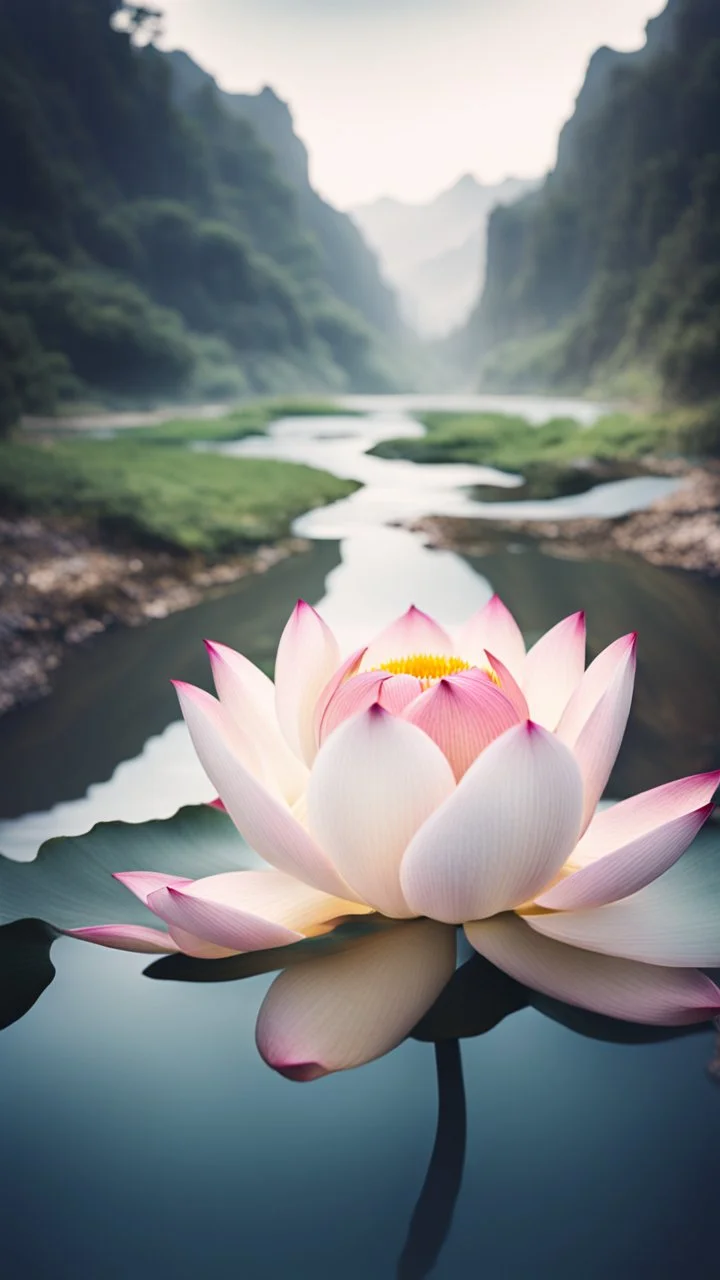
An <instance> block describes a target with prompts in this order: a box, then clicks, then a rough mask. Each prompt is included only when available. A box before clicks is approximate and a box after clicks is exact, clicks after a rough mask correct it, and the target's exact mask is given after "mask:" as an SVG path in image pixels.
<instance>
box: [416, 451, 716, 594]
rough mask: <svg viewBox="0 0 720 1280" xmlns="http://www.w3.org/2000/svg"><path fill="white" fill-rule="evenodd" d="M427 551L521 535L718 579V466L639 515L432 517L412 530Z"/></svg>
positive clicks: (567, 553) (552, 547)
mask: <svg viewBox="0 0 720 1280" xmlns="http://www.w3.org/2000/svg"><path fill="white" fill-rule="evenodd" d="M414 527H415V528H416V529H419V530H421V531H422V532H423V533H425V534H426V536H427V538H428V542H429V544H430V545H432V546H437V547H446V548H449V549H452V550H455V551H458V552H460V553H462V552H465V553H467V554H476V555H481V554H483V552H484V551H486V550H487V549H488V546H489V544H492V545H493V547H496V546H497V540H498V537H508V536H515V537H517V536H519V535H520V536H522V537H525V538H532V539H533V540H534V541H537V542H539V543H540V545H541V547H542V549H543V550H544V551H546V552H547V553H548V554H552V555H560V556H564V557H571V558H573V559H578V558H581V559H590V558H594V559H602V558H606V557H608V556H612V555H614V554H617V553H618V552H623V553H631V554H633V555H639V556H642V558H643V559H644V560H648V561H649V562H650V563H651V564H655V565H662V566H666V567H671V568H676V569H686V570H690V571H693V572H696V573H703V574H706V575H708V576H710V577H715V576H718V575H720V467H714V466H708V467H695V468H692V469H691V470H689V471H687V472H686V475H685V480H684V483H683V484H682V486H681V487H680V488H679V489H677V490H676V491H675V492H674V493H671V494H668V495H667V496H666V497H664V498H659V499H658V500H657V501H656V502H654V503H652V504H651V506H649V507H646V508H645V510H644V511H636V512H633V513H632V514H631V515H627V516H618V517H614V518H611V519H594V518H593V519H578V520H485V519H482V520H479V519H468V518H457V517H444V516H432V517H429V518H428V519H425V520H422V521H420V522H419V523H418V524H417V525H415V526H414Z"/></svg>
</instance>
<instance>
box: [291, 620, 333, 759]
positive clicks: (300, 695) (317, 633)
mask: <svg viewBox="0 0 720 1280" xmlns="http://www.w3.org/2000/svg"><path fill="white" fill-rule="evenodd" d="M339 666H340V649H339V648H338V643H337V640H336V639H335V636H334V635H333V633H332V631H331V630H330V628H329V627H328V625H327V623H325V622H323V619H322V618H321V617H320V614H319V613H317V612H316V611H315V609H313V608H311V606H310V605H309V604H306V603H305V601H304V600H299V601H298V603H297V605H296V607H295V609H294V610H293V613H292V614H291V616H290V619H289V621H288V623H287V626H286V627H285V630H284V631H283V633H282V636H281V637H280V644H279V645H278V651H277V659H276V662H275V705H276V709H277V718H278V721H279V723H280V728H281V729H282V731H283V733H284V734H285V737H286V739H287V742H288V744H289V745H290V747H291V748H292V750H293V751H294V752H295V754H296V756H297V757H298V758H299V759H300V760H304V761H305V763H306V764H308V765H309V764H312V761H313V760H314V758H315V753H316V751H317V746H316V742H315V706H316V704H317V700H318V698H319V697H320V694H321V693H322V692H323V690H324V689H325V688H326V686H327V683H328V681H329V680H330V679H331V677H332V676H333V674H334V673H335V672H336V671H337V668H338V667H339Z"/></svg>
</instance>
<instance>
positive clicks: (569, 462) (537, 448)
mask: <svg viewBox="0 0 720 1280" xmlns="http://www.w3.org/2000/svg"><path fill="white" fill-rule="evenodd" d="M419 416H420V419H421V421H422V422H423V424H424V426H425V429H426V434H425V436H423V437H421V438H420V439H400V440H384V441H382V442H381V443H380V444H378V445H376V446H375V448H374V449H373V450H372V452H373V453H375V454H377V455H378V456H380V457H383V458H408V459H410V460H411V461H413V462H465V463H474V464H478V465H482V466H492V467H498V468H499V469H500V470H502V471H513V472H521V473H522V474H523V475H524V476H526V478H527V479H528V480H530V481H531V482H533V481H535V482H537V483H539V482H541V481H542V480H543V478H546V479H547V480H548V481H551V480H552V478H553V476H555V477H557V476H560V475H562V474H565V475H567V474H568V473H572V472H573V471H578V472H581V471H584V472H585V473H587V470H588V467H589V466H592V464H593V463H595V464H601V465H603V466H610V465H612V464H615V465H619V466H620V467H622V466H623V465H625V466H626V467H627V468H628V469H631V466H632V464H633V463H635V464H639V463H640V462H641V461H642V460H644V459H645V458H648V457H694V458H702V457H708V456H713V457H716V456H718V454H720V405H712V406H707V407H704V408H702V409H693V410H690V409H682V410H674V411H670V412H666V413H655V414H648V415H646V416H640V415H634V414H628V413H614V414H608V415H607V416H605V417H603V418H600V419H599V420H598V421H597V422H596V423H595V424H594V425H593V426H592V427H583V426H581V425H580V424H579V423H578V422H576V421H575V420H574V419H572V418H554V419H551V420H550V421H548V422H545V423H543V425H542V426H539V427H533V426H531V425H530V423H529V422H527V421H526V419H524V418H520V417H511V416H509V415H506V414H500V413H479V414H457V413H454V414H453V413H427V414H421V415H419Z"/></svg>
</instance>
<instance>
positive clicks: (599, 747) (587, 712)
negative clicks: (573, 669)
mask: <svg viewBox="0 0 720 1280" xmlns="http://www.w3.org/2000/svg"><path fill="white" fill-rule="evenodd" d="M636 646H637V637H636V635H634V634H632V635H629V636H622V637H621V638H620V639H619V640H616V641H615V642H614V643H613V644H611V645H609V646H608V648H607V649H604V650H603V652H602V653H601V654H599V656H598V657H597V658H596V659H595V661H594V662H591V664H590V666H589V667H588V669H587V671H586V672H585V675H584V676H583V678H582V680H581V681H580V684H579V686H578V688H577V689H576V691H575V693H574V694H573V696H572V697H571V699H570V701H569V703H568V705H567V707H566V708H565V711H564V713H563V716H562V718H561V720H560V723H559V725H558V728H557V735H558V737H559V739H560V740H561V742H565V743H566V744H567V745H568V746H569V747H571V748H572V750H573V752H574V754H575V758H576V759H577V762H578V764H579V765H580V772H581V773H582V775H583V782H584V785H585V806H584V811H583V823H582V829H583V830H585V828H586V827H587V826H588V824H589V822H590V819H591V818H592V816H593V814H594V812H595V807H596V805H597V802H598V800H599V799H600V797H601V796H602V793H603V791H604V790H605V786H606V784H607V780H608V778H609V777H610V774H611V772H612V768H613V765H614V764H615V760H616V758H617V754H618V751H619V750H620V746H621V743H622V740H623V735H624V733H625V726H626V725H627V720H628V716H629V714H630V703H631V702H632V695H633V686H634V683H635V667H636Z"/></svg>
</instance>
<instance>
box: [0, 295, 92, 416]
mask: <svg viewBox="0 0 720 1280" xmlns="http://www.w3.org/2000/svg"><path fill="white" fill-rule="evenodd" d="M74 390H75V383H74V380H73V379H72V377H71V375H70V373H69V369H68V363H67V360H66V359H65V357H64V356H62V355H57V354H53V353H52V352H47V351H44V350H43V348H42V347H41V345H40V343H39V342H38V338H37V334H36V333H35V330H34V329H33V327H32V324H31V323H30V321H29V319H28V318H27V316H24V315H18V314H15V313H12V312H7V311H3V310H0V436H3V435H4V434H5V433H6V432H7V431H8V430H9V429H10V428H11V427H12V426H13V425H14V423H15V422H16V421H17V419H18V417H19V416H20V413H21V412H22V411H23V410H24V409H26V410H28V411H29V412H30V413H38V414H42V413H49V412H50V411H51V410H52V409H53V408H54V407H55V405H56V404H57V402H58V400H59V399H60V398H61V397H62V396H63V394H71V393H72V392H73V391H74Z"/></svg>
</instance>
